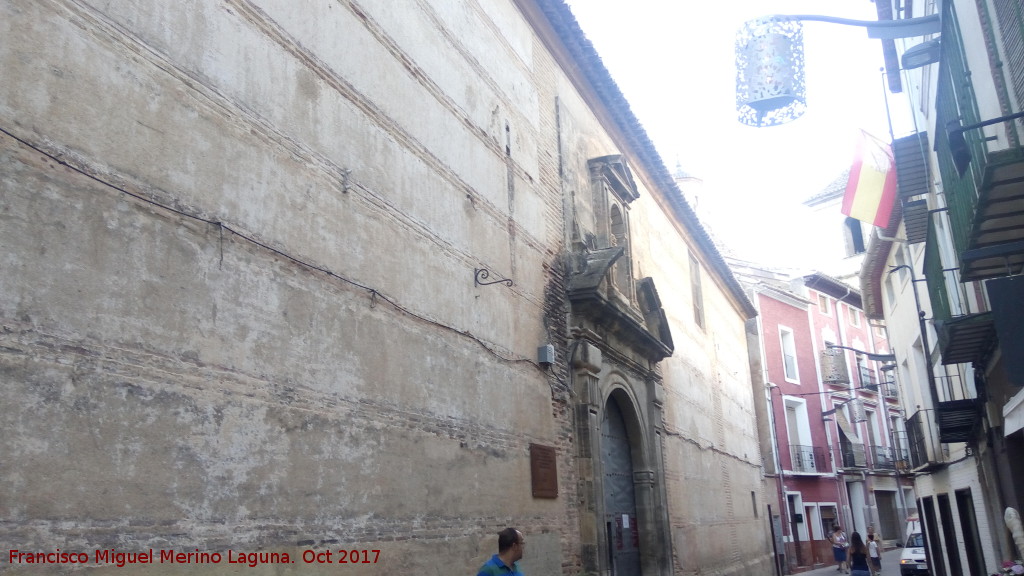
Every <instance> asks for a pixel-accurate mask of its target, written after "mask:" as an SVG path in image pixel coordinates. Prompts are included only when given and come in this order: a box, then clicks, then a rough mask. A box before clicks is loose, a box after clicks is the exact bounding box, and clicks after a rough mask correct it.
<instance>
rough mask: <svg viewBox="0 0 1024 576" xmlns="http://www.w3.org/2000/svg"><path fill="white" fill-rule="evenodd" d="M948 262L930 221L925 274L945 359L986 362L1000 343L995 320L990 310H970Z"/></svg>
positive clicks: (933, 320)
mask: <svg viewBox="0 0 1024 576" xmlns="http://www.w3.org/2000/svg"><path fill="white" fill-rule="evenodd" d="M944 264H945V265H944ZM948 264H949V263H943V261H942V258H941V255H940V253H939V238H938V231H937V229H936V227H935V223H934V221H933V222H930V223H929V225H928V240H927V243H926V244H925V254H924V274H925V280H926V281H927V284H928V297H929V300H930V301H931V304H932V323H933V324H934V326H935V332H936V334H937V335H938V345H939V351H940V353H941V354H942V363H943V364H945V365H947V366H948V365H952V364H963V363H968V362H971V363H974V364H975V365H982V364H983V363H984V362H985V361H986V360H987V358H988V357H989V355H990V354H991V353H992V351H993V350H994V348H995V346H996V327H995V321H994V319H993V317H992V314H991V313H990V312H982V313H976V314H972V313H969V310H968V308H967V305H966V302H967V298H966V296H965V295H964V293H963V290H964V284H963V283H961V282H960V279H959V278H958V276H957V273H956V271H955V270H951V269H950V268H949V266H948Z"/></svg>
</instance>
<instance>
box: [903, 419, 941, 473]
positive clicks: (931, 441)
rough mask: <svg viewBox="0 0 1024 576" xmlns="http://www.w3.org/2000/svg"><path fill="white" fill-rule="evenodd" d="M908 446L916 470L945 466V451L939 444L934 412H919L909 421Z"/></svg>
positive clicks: (913, 467)
mask: <svg viewBox="0 0 1024 576" xmlns="http://www.w3.org/2000/svg"><path fill="white" fill-rule="evenodd" d="M907 446H908V448H909V450H910V466H911V468H912V469H914V470H917V469H921V468H932V467H937V466H941V465H943V464H945V462H946V457H945V451H944V450H943V448H942V444H941V443H940V442H939V427H938V424H937V423H936V420H935V413H934V412H933V411H932V410H918V411H917V412H915V413H914V414H913V415H912V416H911V417H910V418H908V419H907Z"/></svg>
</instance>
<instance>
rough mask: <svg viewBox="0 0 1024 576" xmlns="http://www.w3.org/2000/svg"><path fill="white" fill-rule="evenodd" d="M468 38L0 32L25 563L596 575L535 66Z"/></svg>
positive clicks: (14, 427) (327, 25)
mask: <svg viewBox="0 0 1024 576" xmlns="http://www.w3.org/2000/svg"><path fill="white" fill-rule="evenodd" d="M375 4H376V3H375ZM468 8H469V9H468V11H467V6H463V5H458V6H456V5H454V4H451V3H438V5H436V6H430V5H427V4H422V5H416V6H412V5H407V6H402V7H398V6H397V5H394V6H392V5H390V3H384V4H381V5H371V6H359V5H356V4H353V3H345V2H338V3H314V2H308V3H303V4H301V5H297V4H295V3H294V2H276V3H275V2H263V3H259V4H256V3H249V2H226V3H212V2H191V3H172V4H163V5H160V6H155V5H150V4H144V3H138V4H136V3H129V2H121V3H115V4H98V3H82V2H63V1H53V2H46V1H44V2H33V3H25V2H4V3H3V4H2V5H0V13H2V17H0V21H2V24H0V27H2V31H0V35H2V36H3V38H4V40H3V42H0V62H2V66H0V67H2V69H3V70H4V77H5V81H4V82H3V83H2V87H0V127H2V128H3V130H4V131H5V134H4V135H3V136H2V142H0V144H2V146H0V158H2V160H0V162H2V165H3V168H2V170H0V175H2V176H0V182H2V194H0V245H2V246H3V254H4V257H3V274H0V319H2V321H0V324H2V331H0V340H2V344H0V374H2V383H3V395H4V397H5V398H6V399H7V400H5V410H4V411H3V412H2V415H0V429H2V430H3V436H4V439H5V441H4V443H3V447H2V448H0V453H2V460H3V461H4V462H11V463H16V464H15V465H5V466H4V468H3V470H2V475H3V482H2V484H3V486H4V487H3V488H2V490H3V493H2V496H0V517H2V520H3V528H2V532H3V536H2V538H0V539H2V540H3V541H4V542H5V543H6V545H8V546H9V547H10V548H11V549H20V550H23V551H30V552H51V551H54V550H55V549H57V548H61V549H62V550H64V551H70V550H78V551H86V552H89V553H90V554H92V553H93V551H94V550H96V549H106V548H116V549H118V550H125V551H135V550H146V549H149V548H154V549H179V550H180V549H185V550H193V549H195V548H199V549H200V550H204V551H206V550H213V551H216V550H219V551H221V552H224V553H225V556H224V561H225V562H224V564H221V565H219V568H221V569H222V570H226V569H227V568H229V567H227V566H225V564H226V561H227V556H226V551H227V550H234V551H235V552H255V551H278V552H290V553H291V558H292V559H293V560H295V561H296V563H295V564H294V565H290V566H272V567H269V568H265V570H270V571H273V570H277V569H282V568H283V569H285V570H286V571H287V570H294V571H298V572H300V573H314V572H315V571H317V570H319V571H321V572H330V573H335V572H337V570H338V566H336V565H334V566H326V565H316V564H312V565H305V564H303V563H302V562H301V559H300V555H301V552H302V551H303V550H306V549H310V548H315V549H317V550H320V551H324V550H329V549H331V548H334V547H336V548H342V547H345V548H356V549H361V550H362V549H380V550H381V553H380V555H379V562H378V564H376V565H369V566H357V567H355V568H356V569H358V570H356V571H357V572H361V573H374V574H379V573H383V572H393V571H403V570H407V569H411V568H413V567H416V568H418V569H420V571H422V568H423V567H427V566H436V567H438V570H441V568H440V567H441V566H444V567H445V568H444V571H448V570H450V569H455V571H458V572H468V571H471V570H474V569H475V568H476V567H477V566H478V565H479V563H480V562H481V561H482V560H483V559H484V558H485V557H486V556H488V555H489V554H491V553H492V551H493V548H494V537H493V534H494V533H495V532H497V531H498V530H499V529H500V528H502V527H504V526H506V525H520V526H522V527H523V528H524V530H525V531H527V533H528V534H529V538H530V544H531V552H532V553H531V555H530V558H529V559H528V563H529V565H530V566H531V567H532V568H534V569H536V570H537V571H552V570H554V571H559V570H561V565H562V564H563V563H565V564H567V565H569V566H571V565H572V563H573V560H572V558H573V546H572V531H571V530H567V529H566V526H567V525H570V524H571V522H572V520H573V517H574V516H573V513H572V511H571V510H570V509H568V506H569V505H570V503H571V501H572V499H571V490H572V486H573V485H574V482H573V481H572V467H571V466H569V465H568V462H569V460H568V454H571V450H570V449H568V447H567V446H568V441H569V437H568V432H567V430H568V425H569V424H568V421H567V420H566V416H565V414H564V413H562V411H561V409H560V408H559V405H560V402H561V400H560V399H559V398H558V397H557V396H558V395H557V393H556V392H553V388H552V384H557V381H556V376H557V375H556V373H555V371H551V370H548V371H545V370H543V369H541V367H539V366H538V365H537V364H536V363H535V361H534V359H535V350H536V347H537V346H538V345H540V344H543V343H545V342H546V341H547V339H548V329H547V327H546V324H547V322H548V320H549V319H550V317H551V315H550V314H548V313H546V312H545V309H546V307H547V306H548V304H546V301H545V294H546V292H547V291H549V290H550V287H549V284H551V283H552V282H553V281H555V280H554V279H553V278H552V276H551V274H549V273H547V272H546V270H547V267H548V266H549V265H550V263H551V262H552V261H553V258H554V255H555V254H556V251H557V246H558V244H559V242H560V239H561V222H560V220H558V219H556V217H557V216H558V215H559V213H560V208H561V200H560V197H559V196H558V195H557V194H558V190H557V189H552V188H541V187H539V186H537V185H535V184H533V182H534V181H535V180H536V179H537V176H538V175H537V171H538V161H537V149H538V145H537V143H536V139H537V138H538V134H537V127H536V124H537V123H538V110H537V109H538V101H537V95H536V91H535V89H534V88H533V87H532V86H531V82H532V81H531V80H530V79H529V75H530V74H531V70H530V69H529V61H528V60H522V58H523V57H524V56H526V57H528V56H529V50H530V49H531V48H532V43H531V42H532V41H531V38H530V36H529V35H528V33H529V29H528V27H526V26H525V24H524V21H523V20H522V17H521V16H518V14H517V12H516V11H515V9H514V8H513V7H512V6H510V5H507V6H502V7H500V8H497V7H493V8H491V10H492V12H491V14H487V13H484V12H482V9H480V8H478V7H473V6H468ZM492 17H494V18H500V19H501V21H502V26H499V25H498V24H497V23H495V22H493V21H491V20H490V19H491V18H492ZM508 23H512V24H514V26H513V27H512V29H511V30H509V29H504V30H502V29H499V28H504V25H505V24H508ZM467 31H472V35H469V36H467ZM524 51H525V52H524ZM506 124H508V125H509V126H510V127H512V126H514V128H510V129H509V130H508V131H506ZM506 143H507V144H508V146H509V148H510V151H509V153H508V154H506V150H505V149H506ZM57 158H59V159H63V160H65V161H66V163H67V165H61V164H60V163H59V162H58V161H57V160H55V159H57ZM149 200H152V201H153V202H155V203H156V205H154V204H151V203H149V202H148V201H149ZM218 223H223V226H222V225H220V224H218ZM477 267H486V268H489V269H490V270H492V271H493V272H494V273H495V274H497V275H501V276H507V277H511V278H513V279H514V281H515V285H514V286H513V287H512V288H511V289H510V288H507V287H505V286H503V285H496V286H489V287H475V286H474V282H473V278H474V274H473V271H474V268H477ZM317 268H319V270H317ZM325 272H329V273H325ZM531 442H537V443H541V444H545V445H552V446H556V447H557V448H558V449H559V456H560V459H561V460H560V462H559V471H560V473H561V474H562V475H563V478H562V479H561V485H562V496H561V497H560V498H559V499H557V500H541V499H534V498H533V497H532V495H531V491H530V468H529V459H528V454H529V452H528V447H529V444H530V443H531ZM6 552H7V551H6V550H5V555H6ZM7 560H8V558H4V559H3V564H4V566H3V567H4V568H8V569H10V568H11V567H10V566H6V563H7ZM90 565H91V566H92V565H94V562H91V563H90ZM64 568H68V566H67V565H65V566H59V567H51V569H52V571H54V570H56V569H64ZM148 568H149V570H151V571H155V570H163V571H173V570H174V567H173V566H167V565H161V564H159V563H157V564H156V565H154V566H150V567H148ZM206 568H211V566H206ZM16 569H25V570H31V571H32V573H42V572H40V569H39V567H34V566H33V567H27V568H26V567H24V566H22V567H21V568H16ZM111 569H113V568H111Z"/></svg>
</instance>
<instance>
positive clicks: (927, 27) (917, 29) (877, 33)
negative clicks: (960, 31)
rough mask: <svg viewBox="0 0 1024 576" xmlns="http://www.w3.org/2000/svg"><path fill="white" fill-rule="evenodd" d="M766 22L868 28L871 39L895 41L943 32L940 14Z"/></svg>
mask: <svg viewBox="0 0 1024 576" xmlns="http://www.w3.org/2000/svg"><path fill="white" fill-rule="evenodd" d="M763 19H764V20H776V21H780V22H782V21H789V20H801V21H810V22H828V23H830V24H842V25H844V26H859V27H861V28H867V30H868V37H869V38H881V39H887V40H888V39H893V38H913V37H915V36H925V35H928V34H938V33H939V32H940V31H941V30H942V24H941V22H940V21H939V15H938V14H930V15H928V16H920V17H918V18H907V19H904V20H850V19H849V18H836V17H833V16H818V15H815V14H792V15H787V14H775V15H772V16H765V17H764V18H763Z"/></svg>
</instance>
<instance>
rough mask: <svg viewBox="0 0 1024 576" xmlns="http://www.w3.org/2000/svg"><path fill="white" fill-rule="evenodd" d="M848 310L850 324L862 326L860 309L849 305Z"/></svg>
mask: <svg viewBox="0 0 1024 576" xmlns="http://www.w3.org/2000/svg"><path fill="white" fill-rule="evenodd" d="M846 310H847V312H849V316H850V326H860V310H857V309H856V308H854V307H853V306H847V307H846Z"/></svg>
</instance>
